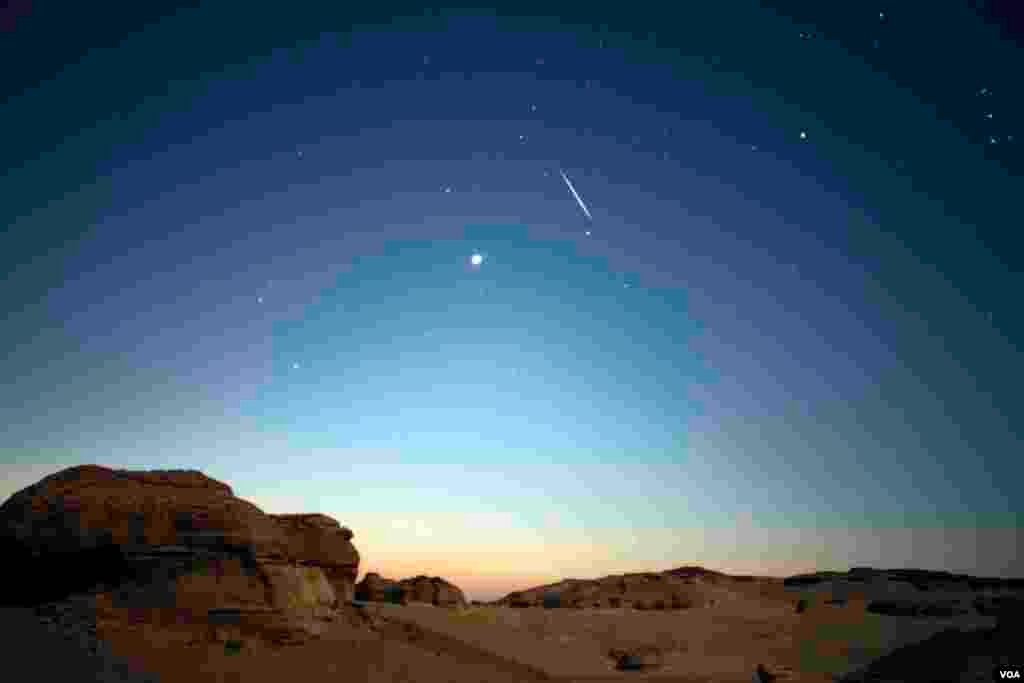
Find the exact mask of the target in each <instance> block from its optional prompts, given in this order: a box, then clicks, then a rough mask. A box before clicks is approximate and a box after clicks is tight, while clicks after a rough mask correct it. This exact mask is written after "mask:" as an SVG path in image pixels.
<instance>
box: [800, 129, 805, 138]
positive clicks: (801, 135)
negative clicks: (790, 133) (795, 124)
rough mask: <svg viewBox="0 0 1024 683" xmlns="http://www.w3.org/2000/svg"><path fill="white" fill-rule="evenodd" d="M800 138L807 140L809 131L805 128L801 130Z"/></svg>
mask: <svg viewBox="0 0 1024 683" xmlns="http://www.w3.org/2000/svg"><path fill="white" fill-rule="evenodd" d="M800 139H801V140H806V139H807V131H805V130H802V131H800Z"/></svg>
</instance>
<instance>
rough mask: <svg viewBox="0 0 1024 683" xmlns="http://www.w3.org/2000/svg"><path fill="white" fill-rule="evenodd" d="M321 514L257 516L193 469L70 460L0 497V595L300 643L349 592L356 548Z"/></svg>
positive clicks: (253, 508) (346, 534)
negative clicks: (173, 618)
mask: <svg viewBox="0 0 1024 683" xmlns="http://www.w3.org/2000/svg"><path fill="white" fill-rule="evenodd" d="M351 538H352V534H351V531H348V530H347V529H345V528H343V527H341V526H340V525H339V524H338V523H337V522H336V521H335V520H333V519H331V518H330V517H327V516H325V515H268V514H265V513H264V512H262V511H261V510H260V509H259V508H258V507H256V506H255V505H253V504H252V503H250V502H248V501H245V500H242V499H240V498H237V497H235V496H234V494H233V492H232V490H231V487H230V486H228V485H227V484H225V483H223V482H219V481H216V480H214V479H211V478H210V477H207V476H206V475H204V474H202V473H201V472H197V471H192V470H157V471H127V470H114V469H109V468H106V467H100V466H97V465H84V466H79V467H71V468H68V469H65V470H62V471H60V472H57V473H55V474H52V475H50V476H48V477H45V478H44V479H42V480H41V481H39V482H38V483H36V484H34V485H32V486H29V487H27V488H25V489H23V490H21V491H19V492H17V493H15V494H14V495H13V496H11V497H10V498H9V499H8V500H7V501H6V502H4V503H3V505H0V551H2V555H3V558H4V565H3V574H4V577H3V581H2V582H0V602H3V603H7V604H10V603H20V604H39V603H43V602H47V601H52V600H58V599H61V598H63V597H65V596H68V595H72V594H81V593H83V592H89V593H91V594H92V595H93V596H94V599H95V603H96V605H97V609H99V610H101V611H102V610H104V609H105V610H107V613H108V615H109V614H114V615H116V614H123V613H125V610H130V611H132V612H133V613H136V614H138V613H140V611H141V612H147V613H150V614H152V612H153V611H154V610H157V611H159V610H165V611H166V610H170V611H173V612H174V613H175V614H177V615H178V617H177V618H181V617H185V618H188V619H191V620H194V621H209V622H211V623H214V622H216V623H215V625H220V626H224V625H231V626H233V627H237V628H242V629H251V630H255V631H257V632H259V633H260V634H261V635H263V636H267V637H269V638H271V639H273V640H275V641H277V642H301V641H302V640H304V639H305V638H307V637H309V636H312V635H316V634H317V633H319V632H321V631H322V629H323V628H324V622H325V621H326V620H328V619H330V618H332V610H333V609H334V608H335V606H336V605H337V604H338V599H339V595H342V596H344V595H351V594H352V590H353V583H354V577H355V573H356V571H357V570H358V563H359V555H358V553H357V552H356V549H355V548H354V547H353V546H352V544H351Z"/></svg>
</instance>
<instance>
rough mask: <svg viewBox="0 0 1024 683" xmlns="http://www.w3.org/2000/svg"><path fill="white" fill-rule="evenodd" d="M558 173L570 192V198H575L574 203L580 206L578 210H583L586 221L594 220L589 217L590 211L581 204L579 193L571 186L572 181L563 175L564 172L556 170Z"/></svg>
mask: <svg viewBox="0 0 1024 683" xmlns="http://www.w3.org/2000/svg"><path fill="white" fill-rule="evenodd" d="M558 172H559V173H561V174H562V180H564V181H565V184H566V185H568V186H569V192H572V196H573V197H575V198H576V203H577V204H579V205H580V208H581V209H583V213H585V214H586V215H587V220H591V221H592V220H594V217H593V216H591V215H590V210H589V209H588V208H587V205H586V204H584V203H583V200H582V199H580V193H579V192H577V191H576V188H575V187H573V186H572V181H571V180H569V176H567V175H565V171H563V170H562V169H558Z"/></svg>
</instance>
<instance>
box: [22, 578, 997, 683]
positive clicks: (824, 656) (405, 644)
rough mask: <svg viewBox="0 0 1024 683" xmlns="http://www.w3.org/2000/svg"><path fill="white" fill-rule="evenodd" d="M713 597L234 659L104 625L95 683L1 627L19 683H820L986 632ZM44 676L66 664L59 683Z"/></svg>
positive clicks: (186, 634)
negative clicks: (633, 668)
mask: <svg viewBox="0 0 1024 683" xmlns="http://www.w3.org/2000/svg"><path fill="white" fill-rule="evenodd" d="M715 590H716V591H717V593H716V595H717V596H718V597H717V601H716V604H715V605H714V606H713V607H706V608H693V609H685V610H666V611H637V610H627V609H600V610H594V609H552V610H545V609H539V608H527V609H512V608H505V607H493V606H492V607H474V608H469V609H464V610H456V609H446V608H437V607H431V606H427V605H416V604H413V605H409V606H399V605H387V604H373V605H371V606H370V607H369V608H368V609H369V611H370V612H372V613H374V614H375V615H377V620H378V624H379V627H378V629H377V630H376V631H373V630H369V629H366V628H362V629H358V628H355V627H353V626H351V625H350V624H349V623H347V622H346V621H345V620H338V621H335V622H333V623H332V624H331V626H330V628H329V629H328V630H327V632H326V633H325V634H324V635H323V637H321V638H319V639H316V640H313V641H311V642H308V643H306V644H303V645H293V646H275V645H270V644H267V643H265V642H263V641H261V640H260V639H258V638H243V639H242V645H241V648H240V649H237V650H235V649H230V648H228V647H226V646H225V643H224V642H223V641H220V642H218V641H216V640H212V639H211V634H210V633H209V631H208V630H205V629H202V628H198V627H186V626H180V625H167V624H164V625H161V626H158V625H155V624H152V623H148V622H145V621H142V622H138V623H132V622H131V621H129V620H127V619H126V620H122V621H116V622H115V621H110V620H106V621H105V622H103V623H101V624H100V628H99V629H98V633H99V635H100V637H101V638H102V639H103V641H104V642H105V643H107V644H108V645H109V649H110V651H111V655H110V656H109V657H113V659H114V660H115V661H116V665H111V664H109V662H108V663H107V664H105V665H104V666H106V669H107V670H113V669H116V671H117V672H120V673H107V674H102V675H106V676H107V678H100V677H93V676H94V674H93V673H92V671H93V669H96V670H99V669H102V667H101V666H98V665H96V664H95V663H93V664H88V663H84V662H85V659H83V657H84V654H83V653H81V652H79V653H77V654H67V655H66V656H65V653H66V651H67V649H68V647H69V645H68V643H66V642H60V639H59V637H54V636H53V634H49V633H42V632H41V630H40V628H38V624H36V627H37V628H29V627H28V626H25V627H24V628H22V627H21V626H16V625H15V623H14V622H18V623H21V622H26V623H28V622H31V621H32V615H31V613H30V612H28V611H27V610H22V611H19V612H17V614H15V611H13V610H5V611H4V612H5V613H6V615H7V616H6V617H5V618H7V619H9V620H13V621H11V622H10V623H7V624H4V625H5V626H7V627H8V628H6V629H5V630H4V632H5V633H16V636H15V640H14V641H11V640H10V639H9V640H8V643H12V647H11V648H10V650H11V652H12V653H13V655H14V656H15V657H16V658H17V661H18V662H20V663H19V664H17V666H21V667H22V668H21V669H20V670H23V671H33V672H35V673H33V675H31V676H30V677H26V678H25V680H29V678H31V679H32V680H81V681H87V680H103V681H110V682H111V683H114V682H118V683H120V682H123V683H141V681H142V680H143V679H142V678H141V677H136V678H132V676H131V674H130V670H135V671H137V672H145V673H148V674H151V675H156V676H158V678H159V680H160V681H163V683H178V682H179V681H180V682H182V683H184V682H186V681H188V682H189V683H193V682H195V683H206V682H209V683H213V682H217V683H221V682H225V683H226V682H235V681H238V682H242V681H245V682H246V683H263V682H266V683H271V682H273V683H280V682H282V681H291V680H295V681H301V682H302V683H320V682H324V683H326V682H327V681H331V682H332V683H337V682H339V681H344V682H346V683H349V682H351V683H399V682H412V681H423V682H425V683H426V682H431V681H444V682H452V683H456V682H457V683H485V682H493V683H525V682H527V681H540V680H559V681H565V682H566V683H569V682H572V683H597V681H621V680H623V679H634V680H636V679H639V680H657V681H659V682H667V681H676V682H678V683H684V682H685V683H708V682H711V681H715V682H716V683H733V682H735V683H740V682H742V683H748V682H749V681H750V680H751V675H752V673H753V671H754V668H755V667H756V666H757V664H759V663H760V664H765V665H766V666H767V667H768V668H769V670H772V671H776V672H778V673H779V674H780V676H779V681H780V683H782V682H783V681H797V682H808V683H810V682H814V683H819V682H824V681H831V680H833V675H835V674H839V673H843V672H846V671H849V670H852V669H854V668H857V667H859V666H861V665H863V664H865V663H866V662H868V661H871V660H873V659H875V658H877V657H878V656H880V655H881V654H884V653H885V652H888V651H891V650H892V649H894V648H895V647H898V646H899V645H903V644H906V643H908V642H916V641H919V640H922V639H924V638H927V637H928V636H930V635H931V634H933V633H936V632H937V631H939V630H942V629H943V628H947V627H949V626H958V627H962V628H977V627H984V626H988V625H992V620H989V619H984V618H979V617H972V618H957V619H933V620H917V619H909V620H908V619H905V618H901V617H880V616H877V615H872V614H869V613H867V612H865V610H864V604H865V603H864V600H863V599H856V598H854V599H852V600H851V601H850V602H849V603H848V604H847V605H845V606H832V605H824V604H822V603H821V601H818V602H817V603H815V604H814V605H812V607H811V609H809V610H808V611H807V612H805V613H803V614H796V613H795V612H794V610H793V602H794V599H795V597H794V595H793V594H792V593H790V592H788V591H785V590H783V589H782V588H781V586H778V585H774V584H770V585H751V586H746V587H742V588H738V589H730V592H729V593H728V594H726V593H722V591H721V589H720V588H715ZM6 644H7V643H5V645H6ZM641 645H655V646H657V647H658V648H660V649H661V651H662V652H663V653H664V666H663V667H662V668H661V669H659V670H658V671H653V672H621V671H616V670H615V669H614V660H613V659H612V658H610V657H608V656H607V653H608V651H609V649H611V648H614V647H624V648H629V647H638V646H641ZM109 657H108V659H109ZM86 659H87V658H86ZM33 667H34V668H33ZM48 667H49V668H48ZM53 667H57V668H59V667H65V668H64V669H63V672H64V673H63V674H62V673H61V672H60V671H58V670H57V668H53ZM97 667H98V668H97ZM15 670H18V669H15ZM68 671H71V672H74V675H68V673H67V672H68ZM146 680H153V679H152V678H149V679H146Z"/></svg>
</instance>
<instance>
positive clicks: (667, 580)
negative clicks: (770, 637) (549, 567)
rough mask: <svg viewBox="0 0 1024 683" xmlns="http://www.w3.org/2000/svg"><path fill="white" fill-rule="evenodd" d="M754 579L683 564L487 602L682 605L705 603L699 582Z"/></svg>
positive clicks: (542, 588)
mask: <svg viewBox="0 0 1024 683" xmlns="http://www.w3.org/2000/svg"><path fill="white" fill-rule="evenodd" d="M756 580H758V577H753V576H731V575H728V574H724V573H722V572H717V571H714V570H711V569H705V568H703V567H694V566H686V567H678V568H676V569H669V570H667V571H663V572H641V573H632V574H614V575H611V576H604V577H601V578H598V579H563V580H562V581H559V582H557V583H551V584H547V585H544V586H536V587H534V588H529V589H527V590H521V591H514V592H512V593H509V594H508V595H506V596H505V597H503V598H500V599H499V600H496V601H494V602H493V603H490V604H493V605H500V606H505V607H576V608H608V607H612V608H614V607H632V608H636V609H686V608H690V607H703V606H705V605H706V604H707V602H708V598H707V597H706V595H707V592H706V591H703V590H700V589H699V587H700V586H702V585H704V586H707V585H710V586H727V585H729V584H736V583H749V582H753V581H756ZM763 580H765V581H770V580H771V579H767V578H766V579H763Z"/></svg>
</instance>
